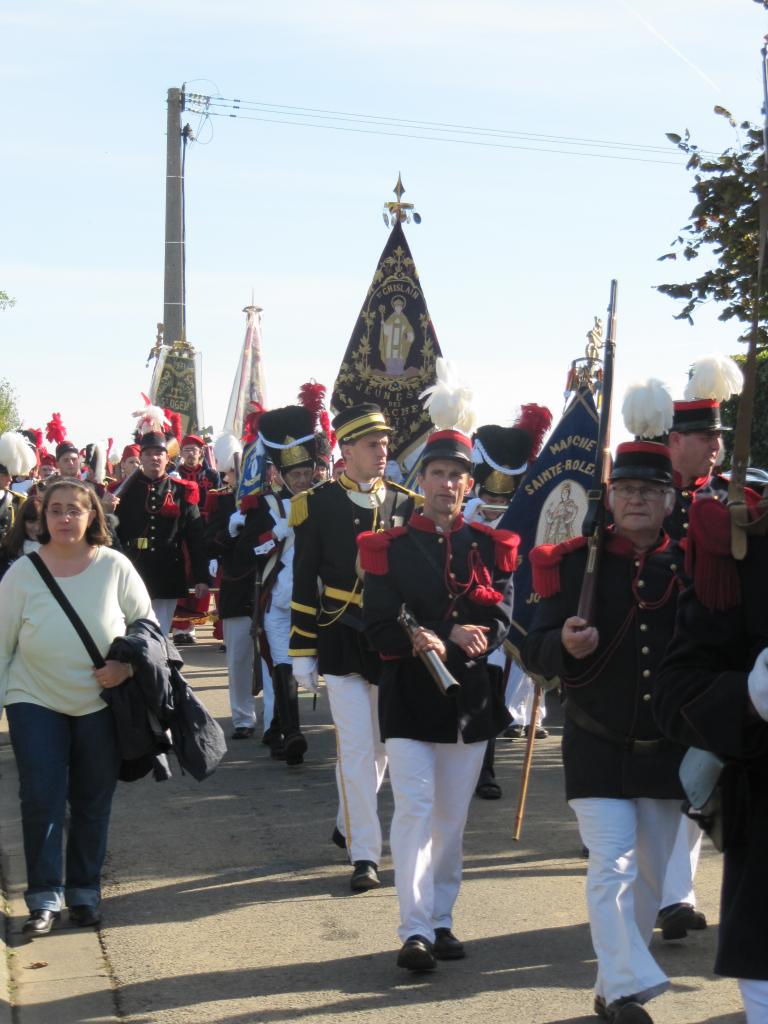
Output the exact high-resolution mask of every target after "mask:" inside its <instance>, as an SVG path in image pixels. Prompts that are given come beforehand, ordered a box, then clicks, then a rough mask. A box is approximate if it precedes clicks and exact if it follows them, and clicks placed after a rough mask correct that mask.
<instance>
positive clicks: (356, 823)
mask: <svg viewBox="0 0 768 1024" xmlns="http://www.w3.org/2000/svg"><path fill="white" fill-rule="evenodd" d="M333 429H334V431H335V432H336V438H337V440H338V443H339V447H340V448H341V453H342V456H343V458H344V461H345V464H346V468H345V470H344V472H343V473H342V474H341V476H340V477H339V479H338V480H331V481H327V482H325V483H321V484H318V485H317V487H315V488H313V489H312V490H310V491H306V492H304V493H302V494H299V495H297V496H296V497H295V498H294V499H293V501H292V503H291V519H290V525H291V526H293V527H294V528H295V553H294V560H293V596H292V599H291V636H290V648H289V651H288V654H289V655H290V656H291V657H292V658H293V674H294V676H295V677H296V680H297V681H298V683H299V685H302V686H304V687H305V688H306V689H313V688H314V687H315V686H316V679H317V672H318V669H319V671H320V672H321V673H322V675H323V676H324V677H325V682H326V686H327V687H328V697H329V700H330V704H331V714H332V716H333V722H334V725H335V726H336V735H337V742H338V757H337V761H336V782H337V785H338V789H339V815H338V817H337V821H336V831H335V832H334V841H336V842H337V843H339V844H340V845H344V843H345V842H346V848H347V851H348V854H349V857H350V860H351V861H352V863H353V865H354V870H353V873H352V879H351V882H350V885H351V887H352V890H353V891H355V892H362V891H365V890H366V889H372V888H375V887H376V886H378V885H379V884H380V881H379V876H378V870H377V869H378V864H379V860H380V858H381V825H380V824H379V816H378V812H377V806H376V805H377V794H378V791H379V787H380V786H381V783H382V781H383V779H384V773H385V771H386V756H385V753H384V746H383V744H382V742H381V738H380V735H379V725H378V717H377V691H376V685H375V684H376V681H377V678H378V672H379V659H378V657H377V655H375V654H374V653H373V652H372V651H371V650H370V649H369V648H368V645H367V644H366V642H365V639H364V637H363V619H362V584H361V581H360V578H359V576H358V574H357V571H356V564H357V536H358V534H360V533H365V532H367V531H380V530H385V529H388V528H389V527H391V526H401V525H402V524H403V523H404V522H406V520H407V519H408V517H409V516H410V514H411V512H412V511H413V506H414V495H412V494H411V493H410V492H409V491H406V490H405V489H404V488H402V487H399V486H398V485H397V484H391V483H389V482H387V483H386V484H385V482H384V480H383V479H382V476H383V473H384V469H385V467H386V464H387V444H388V434H389V427H388V426H387V423H386V420H385V419H384V415H383V414H382V412H381V409H379V407H378V406H376V405H373V404H369V403H364V404H361V405H355V406H350V407H349V408H348V409H344V410H343V411H342V412H340V413H339V414H338V415H337V416H336V417H335V418H334V420H333ZM318 580H319V581H320V586H319V590H318Z"/></svg>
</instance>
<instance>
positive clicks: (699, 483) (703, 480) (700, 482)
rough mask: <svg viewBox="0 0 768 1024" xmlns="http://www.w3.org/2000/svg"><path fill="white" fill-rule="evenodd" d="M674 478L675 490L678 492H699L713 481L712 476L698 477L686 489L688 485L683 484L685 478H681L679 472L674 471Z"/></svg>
mask: <svg viewBox="0 0 768 1024" xmlns="http://www.w3.org/2000/svg"><path fill="white" fill-rule="evenodd" d="M672 476H673V479H674V484H675V488H676V489H677V490H678V491H698V489H699V488H700V487H704V485H705V484H707V483H709V481H710V480H711V479H712V477H711V476H697V477H696V479H695V480H694V481H693V483H692V484H691V485H690V486H689V487H686V485H685V484H684V483H683V478H682V477H681V476H680V474H679V473H678V472H677V470H674V472H673V474H672Z"/></svg>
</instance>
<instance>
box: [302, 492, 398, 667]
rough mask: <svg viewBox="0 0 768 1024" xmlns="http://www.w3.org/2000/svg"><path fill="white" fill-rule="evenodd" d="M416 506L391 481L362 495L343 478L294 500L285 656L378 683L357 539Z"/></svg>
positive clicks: (377, 661) (391, 522) (393, 522)
mask: <svg viewBox="0 0 768 1024" xmlns="http://www.w3.org/2000/svg"><path fill="white" fill-rule="evenodd" d="M415 501H416V495H414V494H413V493H412V492H411V491H408V490H406V489H405V488H404V487H400V486H398V485H397V484H392V483H390V482H389V481H387V482H386V484H385V483H384V482H383V481H379V482H378V483H377V485H376V488H375V490H374V491H373V492H369V493H365V494H364V493H361V492H360V491H359V490H358V489H357V487H356V485H355V484H354V483H353V481H351V480H349V479H348V478H347V477H346V476H345V475H344V474H342V476H341V478H340V479H339V480H332V481H328V482H326V483H323V484H320V485H319V486H317V487H315V488H313V489H312V490H311V491H304V492H302V494H298V495H296V497H294V498H293V501H292V502H291V526H293V527H295V551H294V556H293V595H292V600H291V638H290V647H289V651H288V653H289V654H290V655H291V656H292V657H294V658H295V657H311V656H317V658H318V666H319V670H320V672H321V673H326V672H328V673H330V674H332V675H347V674H349V673H351V672H356V673H359V674H360V675H362V676H363V678H364V679H367V680H368V682H370V683H375V682H376V680H377V677H378V672H379V659H378V656H377V655H376V654H374V653H373V652H372V651H371V650H370V649H369V647H368V645H367V643H366V642H365V638H364V636H363V614H362V579H361V576H360V575H358V572H357V537H358V534H361V533H365V532H367V531H371V530H373V531H381V530H385V529H388V528H389V527H392V526H402V525H403V524H404V523H405V522H407V520H408V518H409V516H410V515H411V512H412V511H413V508H414V504H415ZM318 581H319V585H318Z"/></svg>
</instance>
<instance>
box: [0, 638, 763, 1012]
mask: <svg viewBox="0 0 768 1024" xmlns="http://www.w3.org/2000/svg"><path fill="white" fill-rule="evenodd" d="M201 636H202V637H203V638H204V640H203V642H202V643H200V644H199V645H198V646H197V647H194V648H185V651H184V653H185V657H186V659H187V669H186V670H185V671H186V674H187V678H188V679H189V681H190V683H191V684H192V685H193V686H194V688H195V690H196V692H197V693H198V695H199V696H200V697H201V698H202V699H203V700H204V701H205V703H206V704H207V706H208V707H209V709H210V711H211V712H212V713H213V714H214V715H216V716H217V717H218V718H219V720H220V721H221V723H222V725H223V726H224V727H225V729H226V731H227V733H228V734H229V732H230V723H229V718H228V702H227V691H226V672H225V668H224V656H223V654H221V653H220V652H219V651H218V645H217V643H215V642H213V641H212V640H211V639H210V631H208V630H203V631H202V633H201ZM301 711H302V720H303V722H304V723H305V731H306V735H307V738H308V740H309V745H310V749H309V753H308V755H307V758H306V762H305V764H304V765H303V766H301V767H299V768H288V767H287V766H286V765H285V764H284V763H280V762H277V761H272V760H271V759H270V757H269V754H268V751H267V749H266V748H265V747H263V746H262V745H261V744H260V743H259V741H258V738H255V739H252V740H245V741H239V742H232V743H230V750H229V753H228V754H227V757H226V759H225V760H224V761H223V762H222V764H221V766H220V767H219V769H218V771H217V772H216V774H215V775H214V776H213V777H212V778H211V779H208V780H207V781H205V782H203V783H197V782H195V781H194V780H192V779H191V778H190V777H189V776H182V775H181V773H180V771H179V770H178V768H175V769H174V778H173V779H171V780H170V781H168V782H165V783H155V782H154V781H152V779H151V778H148V779H144V780H142V781H139V782H135V783H131V784H122V783H121V784H120V786H119V789H118V793H117V797H116V800H115V805H114V811H113V823H112V829H111V836H110V852H109V857H108V862H107V865H106V871H105V886H104V897H105V899H104V904H103V913H104V919H103V924H102V928H101V930H100V931H98V932H97V931H96V930H94V929H74V928H71V927H69V926H68V924H67V921H66V917H63V918H62V921H61V923H60V924H59V925H58V926H57V927H56V928H55V929H54V931H53V932H52V933H51V934H50V935H48V936H45V937H41V938H38V939H35V940H33V941H27V940H26V938H25V937H24V936H22V935H21V934H20V928H21V925H22V923H23V921H24V918H25V916H26V914H25V909H24V904H23V899H22V892H23V888H24V865H23V858H22V855H21V839H20V825H19V811H18V801H17V795H16V790H17V779H16V775H15V768H14V765H13V755H12V752H11V750H10V747H9V745H8V734H7V727H6V724H5V721H3V723H2V725H0V854H1V861H0V863H1V864H2V878H3V886H4V891H5V893H6V900H7V902H6V906H5V910H6V936H7V940H8V946H7V950H6V956H5V957H4V958H0V959H2V963H0V996H4V998H0V1024H11V1022H12V1024H86V1022H88V1024H91V1022H94V1024H103V1022H115V1021H125V1022H128V1024H209V1022H216V1024H251V1022H259V1024H262V1022H263V1024H283V1022H285V1024H288V1022H310V1024H316V1022H317V1024H320V1022H327V1024H335V1022H337V1021H338V1022H343V1024H357V1022H370V1024H379V1022H381V1024H390V1022H393V1024H394V1022H397V1024H415V1022H429V1024H433V1022H435V1021H439V1022H440V1024H443V1022H445V1024H454V1022H456V1024H458V1022H461V1024H475V1022H477V1024H480V1022H482V1024H496V1022H499V1024H501V1022H504V1024H510V1022H511V1024H517V1022H527V1024H555V1022H557V1024H587V1022H589V1021H596V1020H597V1018H596V1017H595V1016H594V1014H593V1012H592V994H591V985H592V982H593V979H594V973H595V963H594V955H593V952H592V947H591V944H590V938H589V930H588V926H587V923H586V908H585V901H584V875H585V870H586V861H585V860H584V859H583V858H582V857H581V843H580V841H579V837H578V833H577V830H576V827H575V823H574V820H573V816H572V814H571V812H570V811H569V809H568V807H567V805H566V804H565V802H564V798H563V783H562V772H561V767H560V756H559V742H558V736H559V733H560V727H559V717H558V713H557V712H558V709H557V706H556V704H554V703H553V704H552V705H551V717H550V722H551V723H552V726H551V727H552V736H551V737H550V738H549V739H548V740H544V741H540V742H538V744H537V749H536V752H535V760H534V771H533V776H532V781H531V786H530V790H529V804H528V813H527V816H526V820H525V824H524V828H523V834H522V837H521V841H520V842H518V843H516V842H514V841H513V839H512V826H513V821H514V816H515V809H516V804H517V792H518V787H519V781H520V765H521V761H522V756H523V743H522V742H521V741H519V740H518V741H511V742H510V741H503V740H500V741H499V742H498V744H497V774H498V778H499V781H500V783H501V785H502V788H503V797H502V799H501V800H499V801H482V800H477V799H476V800H475V801H474V802H473V805H472V808H471V811H470V818H469V823H468V827H467V832H466V840H465V871H464V883H463V886H462V891H461V894H460V896H459V901H458V904H457V913H456V920H455V926H454V930H455V931H456V933H457V934H458V935H459V936H460V937H461V938H462V939H463V940H464V941H465V942H466V944H467V952H468V955H467V958H466V960H463V961H458V962H453V963H446V962H443V963H441V964H440V965H439V966H438V969H437V971H435V972H434V974H432V975H427V976H417V975H410V974H408V973H407V972H404V971H402V970H400V969H398V968H397V967H396V966H395V956H396V950H397V945H398V943H397V938H396V927H397V900H396V897H395V893H394V889H393V887H392V883H393V876H392V866H391V861H390V860H389V857H388V856H385V858H384V861H383V864H382V879H383V882H384V884H383V886H382V888H381V889H379V890H376V891H374V892H371V893H366V894H359V895H353V894H352V893H351V892H350V890H349V875H350V868H349V866H348V865H347V864H346V861H345V858H344V854H343V853H342V851H340V850H338V849H337V848H336V847H335V846H333V845H332V844H331V842H330V835H331V832H332V829H333V824H334V818H335V810H336V788H335V781H334V774H333V761H334V752H335V741H334V734H333V729H332V727H331V725H330V716H329V711H328V704H327V698H326V696H325V694H324V693H323V692H321V695H320V697H319V699H318V704H317V709H316V710H313V709H312V697H311V696H310V695H304V696H302V698H301ZM380 807H381V812H382V818H383V824H384V827H385V834H386V832H387V831H388V823H389V818H390V815H391V809H392V802H391V795H390V792H389V787H388V784H387V783H385V786H384V789H383V790H382V794H381V800H380ZM720 870H721V866H720V858H719V856H718V855H717V854H716V852H715V851H714V850H713V849H712V848H711V847H710V846H709V845H708V844H707V845H706V846H705V852H704V855H703V857H702V862H701V866H700V869H699V877H698V879H697V892H698V900H699V907H700V909H702V910H704V912H705V913H706V914H707V917H708V919H709V921H710V924H711V926H710V927H709V928H708V929H707V930H706V931H704V932H697V933H692V934H690V935H689V937H688V938H687V939H686V940H685V941H682V942H671V943H664V942H662V941H661V938H660V935H659V933H656V935H655V936H654V940H653V947H652V948H653V951H654V954H655V955H656V956H657V958H658V960H659V962H660V963H661V965H662V967H663V968H664V970H665V971H666V972H667V973H668V974H669V976H670V978H671V980H672V988H671V990H670V991H669V992H668V993H666V994H665V995H663V996H661V997H660V998H658V999H656V1000H654V1001H653V1003H652V1004H650V1005H649V1007H648V1009H649V1010H650V1011H651V1013H652V1015H653V1019H654V1021H656V1022H657V1024H704V1022H710V1024H714V1022H719V1024H736V1022H741V1021H743V1020H744V1017H743V1014H742V1013H741V1011H740V1001H739V996H738V990H737V986H736V984H735V982H733V981H731V980H725V979H718V978H715V977H714V976H713V974H712V971H711V965H712V963H713V961H714V948H715V941H716V921H717V906H718V890H719V884H720Z"/></svg>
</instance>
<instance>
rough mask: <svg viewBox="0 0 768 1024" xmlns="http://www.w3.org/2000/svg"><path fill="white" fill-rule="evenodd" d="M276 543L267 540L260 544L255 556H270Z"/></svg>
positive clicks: (256, 548)
mask: <svg viewBox="0 0 768 1024" xmlns="http://www.w3.org/2000/svg"><path fill="white" fill-rule="evenodd" d="M274 546H275V542H274V541H273V540H267V541H265V542H264V543H263V544H258V545H257V546H256V547H255V548H254V549H253V553H254V555H268V554H269V552H270V551H271V550H272V549H273V548H274Z"/></svg>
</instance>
